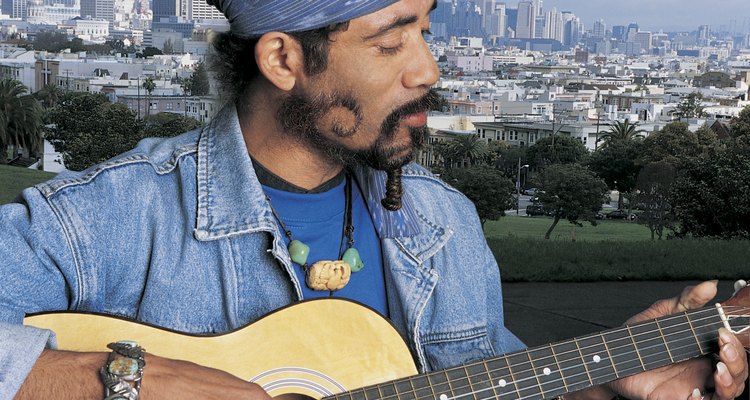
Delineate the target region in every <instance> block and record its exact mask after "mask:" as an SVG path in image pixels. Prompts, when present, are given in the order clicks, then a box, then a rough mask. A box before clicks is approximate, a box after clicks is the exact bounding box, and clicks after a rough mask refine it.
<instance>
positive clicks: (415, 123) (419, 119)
mask: <svg viewBox="0 0 750 400" xmlns="http://www.w3.org/2000/svg"><path fill="white" fill-rule="evenodd" d="M402 121H403V123H404V125H406V126H410V127H413V128H419V127H422V126H425V125H427V112H426V111H423V112H418V113H414V114H409V115H407V116H405V117H404V118H403V120H402Z"/></svg>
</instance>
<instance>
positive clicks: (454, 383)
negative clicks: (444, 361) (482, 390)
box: [445, 367, 475, 399]
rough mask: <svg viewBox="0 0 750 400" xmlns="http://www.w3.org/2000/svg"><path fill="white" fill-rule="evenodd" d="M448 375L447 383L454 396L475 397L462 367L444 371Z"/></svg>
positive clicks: (461, 397)
mask: <svg viewBox="0 0 750 400" xmlns="http://www.w3.org/2000/svg"><path fill="white" fill-rule="evenodd" d="M445 373H446V375H447V376H448V385H450V387H451V393H453V396H452V397H454V398H460V399H465V398H467V397H469V396H471V397H473V398H475V396H474V393H473V392H472V390H471V384H470V382H469V377H468V375H467V373H466V370H465V369H464V368H462V367H458V368H452V369H448V370H446V371H445Z"/></svg>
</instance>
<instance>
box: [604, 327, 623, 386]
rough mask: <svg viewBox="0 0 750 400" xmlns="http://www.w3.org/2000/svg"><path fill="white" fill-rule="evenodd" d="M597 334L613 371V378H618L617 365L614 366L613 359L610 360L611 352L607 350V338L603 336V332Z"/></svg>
mask: <svg viewBox="0 0 750 400" xmlns="http://www.w3.org/2000/svg"><path fill="white" fill-rule="evenodd" d="M599 335H600V336H601V338H602V343H604V350H605V351H606V352H607V357H608V358H609V360H610V361H611V364H612V371H614V373H615V378H619V377H620V373H619V372H617V366H615V363H614V361H612V353H611V352H610V351H609V345H608V344H607V340H606V339H605V338H604V334H603V333H601V334H599Z"/></svg>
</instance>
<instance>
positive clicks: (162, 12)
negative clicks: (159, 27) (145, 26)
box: [151, 0, 185, 22]
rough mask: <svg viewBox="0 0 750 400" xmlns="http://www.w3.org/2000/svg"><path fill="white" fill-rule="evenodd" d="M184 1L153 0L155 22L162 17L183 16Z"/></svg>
mask: <svg viewBox="0 0 750 400" xmlns="http://www.w3.org/2000/svg"><path fill="white" fill-rule="evenodd" d="M182 3H183V1H181V0H153V2H152V4H151V8H152V10H153V12H154V22H157V21H159V20H160V19H161V18H168V17H182V16H185V15H184V14H183V13H182V11H183V5H182Z"/></svg>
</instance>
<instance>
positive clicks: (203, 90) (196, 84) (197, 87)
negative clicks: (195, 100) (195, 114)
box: [190, 62, 211, 96]
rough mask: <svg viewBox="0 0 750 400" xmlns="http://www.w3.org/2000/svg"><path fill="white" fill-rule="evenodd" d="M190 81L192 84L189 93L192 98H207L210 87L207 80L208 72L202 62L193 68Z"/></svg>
mask: <svg viewBox="0 0 750 400" xmlns="http://www.w3.org/2000/svg"><path fill="white" fill-rule="evenodd" d="M190 81H191V82H192V86H191V87H190V93H191V94H192V95H193V96H208V93H209V91H210V89H211V85H210V83H209V80H208V71H207V70H206V66H205V65H204V64H203V62H199V63H198V64H197V65H196V66H195V70H194V71H193V74H192V75H191V76H190Z"/></svg>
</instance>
